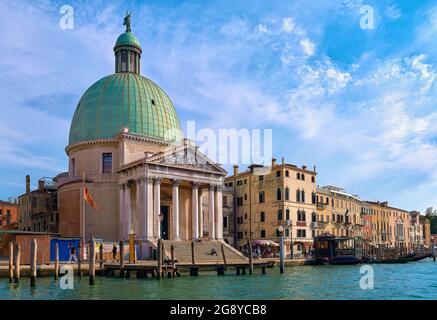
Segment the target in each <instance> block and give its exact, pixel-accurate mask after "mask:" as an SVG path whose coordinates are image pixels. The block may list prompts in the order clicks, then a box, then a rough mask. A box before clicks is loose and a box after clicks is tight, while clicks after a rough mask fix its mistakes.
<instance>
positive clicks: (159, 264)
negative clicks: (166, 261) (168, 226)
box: [156, 239, 163, 279]
mask: <svg viewBox="0 0 437 320" xmlns="http://www.w3.org/2000/svg"><path fill="white" fill-rule="evenodd" d="M162 255H163V253H162V240H161V239H159V240H158V252H157V257H156V258H157V260H158V268H157V270H156V273H157V275H156V278H157V279H161V274H162Z"/></svg>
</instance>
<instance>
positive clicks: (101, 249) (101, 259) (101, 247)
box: [99, 243, 103, 270]
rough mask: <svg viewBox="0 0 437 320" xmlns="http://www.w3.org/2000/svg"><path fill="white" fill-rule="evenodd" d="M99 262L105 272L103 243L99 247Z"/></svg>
mask: <svg viewBox="0 0 437 320" xmlns="http://www.w3.org/2000/svg"><path fill="white" fill-rule="evenodd" d="M99 260H100V261H99V262H100V270H103V243H101V244H100V246H99Z"/></svg>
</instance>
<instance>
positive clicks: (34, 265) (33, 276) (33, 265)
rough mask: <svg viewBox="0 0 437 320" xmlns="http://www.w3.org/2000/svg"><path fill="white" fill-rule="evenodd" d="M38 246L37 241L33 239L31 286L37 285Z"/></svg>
mask: <svg viewBox="0 0 437 320" xmlns="http://www.w3.org/2000/svg"><path fill="white" fill-rule="evenodd" d="M37 248H38V244H37V242H36V239H32V241H31V242H30V285H31V286H35V284H36V262H37V261H36V258H37Z"/></svg>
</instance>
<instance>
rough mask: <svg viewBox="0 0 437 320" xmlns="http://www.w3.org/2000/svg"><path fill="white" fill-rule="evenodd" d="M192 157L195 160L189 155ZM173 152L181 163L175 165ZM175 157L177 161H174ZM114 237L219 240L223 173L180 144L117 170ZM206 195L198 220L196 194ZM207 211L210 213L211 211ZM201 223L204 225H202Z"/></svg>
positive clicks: (192, 150)
mask: <svg viewBox="0 0 437 320" xmlns="http://www.w3.org/2000/svg"><path fill="white" fill-rule="evenodd" d="M194 153H196V157H195V158H196V160H195V161H192V160H193V159H192V158H190V156H189V155H192V154H194ZM178 154H182V155H183V156H185V159H186V160H187V161H180V160H181V158H180V157H178ZM176 158H178V160H179V161H178V162H175V161H174V160H175V159H176ZM118 173H119V174H120V183H119V190H120V194H119V201H120V215H119V219H120V239H125V240H127V239H128V237H129V234H135V235H136V237H137V239H143V240H148V241H152V242H156V241H157V240H158V239H164V240H193V239H198V238H201V237H202V238H207V239H210V240H222V239H223V231H222V229H223V213H222V184H223V178H224V175H225V172H224V170H223V169H222V168H221V167H220V166H218V165H216V164H214V163H212V162H211V161H209V159H207V158H206V157H205V156H204V155H202V154H200V153H198V152H197V150H196V149H195V148H194V147H193V146H192V145H190V144H189V143H188V142H186V143H185V144H184V145H183V146H179V147H176V148H172V149H171V150H168V151H167V152H164V153H162V154H159V155H153V156H151V157H147V158H145V159H141V160H138V161H135V162H132V163H129V164H128V165H126V166H123V167H121V168H120V169H119V171H118ZM202 194H207V195H208V197H209V199H208V200H209V203H210V210H208V215H209V216H208V217H207V219H204V217H203V211H202V204H201V195H202ZM211 208H212V210H211ZM205 220H207V224H208V225H205Z"/></svg>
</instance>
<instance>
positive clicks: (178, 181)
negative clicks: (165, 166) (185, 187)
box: [171, 179, 181, 187]
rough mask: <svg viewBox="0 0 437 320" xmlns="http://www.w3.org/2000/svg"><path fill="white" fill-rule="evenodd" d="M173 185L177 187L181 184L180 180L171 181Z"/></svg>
mask: <svg viewBox="0 0 437 320" xmlns="http://www.w3.org/2000/svg"><path fill="white" fill-rule="evenodd" d="M171 184H172V185H173V187H177V186H179V185H180V184H181V180H179V179H174V180H172V181H171Z"/></svg>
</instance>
